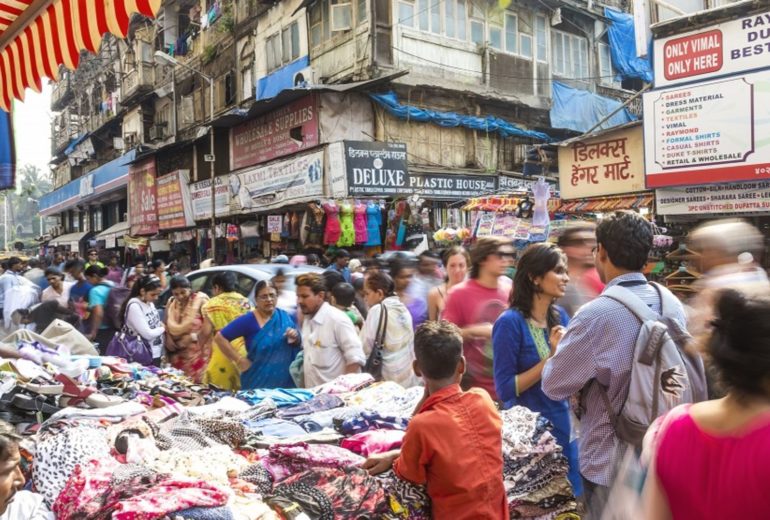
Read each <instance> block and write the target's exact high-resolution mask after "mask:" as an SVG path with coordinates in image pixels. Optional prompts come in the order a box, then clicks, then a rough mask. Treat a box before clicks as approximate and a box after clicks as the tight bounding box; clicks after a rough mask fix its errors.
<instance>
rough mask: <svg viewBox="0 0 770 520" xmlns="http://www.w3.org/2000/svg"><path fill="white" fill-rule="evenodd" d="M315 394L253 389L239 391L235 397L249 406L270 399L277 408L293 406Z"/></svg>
mask: <svg viewBox="0 0 770 520" xmlns="http://www.w3.org/2000/svg"><path fill="white" fill-rule="evenodd" d="M314 395H315V394H314V393H313V392H312V391H310V390H304V389H302V388H255V389H253V390H241V391H240V392H237V393H236V394H235V397H237V398H238V399H241V400H243V401H246V402H247V403H249V404H251V405H257V404H259V403H261V402H262V401H263V400H265V399H267V398H270V399H272V400H273V402H275V404H276V406H278V408H283V407H285V406H293V405H295V404H299V403H302V402H305V401H307V400H309V399H312V398H313V396H314Z"/></svg>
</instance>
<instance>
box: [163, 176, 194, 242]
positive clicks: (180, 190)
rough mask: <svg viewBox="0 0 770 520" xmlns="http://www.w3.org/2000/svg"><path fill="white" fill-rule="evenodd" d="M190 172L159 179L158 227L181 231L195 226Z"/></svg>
mask: <svg viewBox="0 0 770 520" xmlns="http://www.w3.org/2000/svg"><path fill="white" fill-rule="evenodd" d="M189 183H190V171H189V170H177V171H175V172H174V173H170V174H168V175H163V176H161V177H158V227H159V228H160V229H163V230H165V229H179V228H186V227H192V226H194V225H195V218H194V217H193V209H192V199H191V197H190V186H189Z"/></svg>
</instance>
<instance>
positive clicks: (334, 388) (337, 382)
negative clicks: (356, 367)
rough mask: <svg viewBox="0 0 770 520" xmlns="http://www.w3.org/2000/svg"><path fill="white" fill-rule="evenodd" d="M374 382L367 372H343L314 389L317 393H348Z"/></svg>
mask: <svg viewBox="0 0 770 520" xmlns="http://www.w3.org/2000/svg"><path fill="white" fill-rule="evenodd" d="M372 383H374V378H373V377H372V375H371V374H368V373H366V372H361V373H358V374H343V375H341V376H339V377H336V378H334V379H332V380H331V381H329V382H328V383H324V384H322V385H320V386H317V387H315V388H314V389H313V390H314V391H315V393H316V394H346V393H348V392H355V391H358V390H361V389H362V388H366V387H367V386H369V385H371V384H372Z"/></svg>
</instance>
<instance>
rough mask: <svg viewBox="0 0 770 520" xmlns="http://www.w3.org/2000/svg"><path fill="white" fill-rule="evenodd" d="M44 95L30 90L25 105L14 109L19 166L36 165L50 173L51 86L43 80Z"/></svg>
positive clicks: (18, 102)
mask: <svg viewBox="0 0 770 520" xmlns="http://www.w3.org/2000/svg"><path fill="white" fill-rule="evenodd" d="M43 83H46V84H45V85H43V92H41V93H40V94H38V93H37V92H35V91H33V90H29V89H28V90H27V94H26V97H25V99H24V102H23V103H22V102H20V101H16V102H14V105H13V126H14V128H13V130H14V137H15V139H16V165H17V167H19V168H20V167H22V166H23V165H25V164H34V165H35V166H37V167H38V168H40V169H41V170H42V171H43V172H49V171H50V169H49V168H48V162H49V161H50V160H51V86H50V85H48V84H47V80H43Z"/></svg>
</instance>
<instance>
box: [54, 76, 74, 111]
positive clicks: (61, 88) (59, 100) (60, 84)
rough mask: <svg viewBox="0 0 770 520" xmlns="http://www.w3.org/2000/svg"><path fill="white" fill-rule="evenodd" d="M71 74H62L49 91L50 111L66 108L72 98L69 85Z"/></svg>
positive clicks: (71, 90)
mask: <svg viewBox="0 0 770 520" xmlns="http://www.w3.org/2000/svg"><path fill="white" fill-rule="evenodd" d="M70 77H71V74H70V73H69V71H67V72H64V73H62V75H61V77H60V79H59V81H57V82H56V83H54V84H53V90H52V91H51V109H52V110H54V111H57V112H58V111H59V110H61V109H63V108H64V107H65V106H67V104H68V103H70V102H71V101H72V99H73V98H74V95H73V94H74V92H73V89H72V85H71V84H70Z"/></svg>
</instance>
